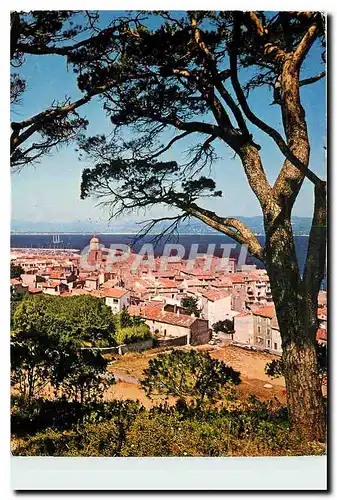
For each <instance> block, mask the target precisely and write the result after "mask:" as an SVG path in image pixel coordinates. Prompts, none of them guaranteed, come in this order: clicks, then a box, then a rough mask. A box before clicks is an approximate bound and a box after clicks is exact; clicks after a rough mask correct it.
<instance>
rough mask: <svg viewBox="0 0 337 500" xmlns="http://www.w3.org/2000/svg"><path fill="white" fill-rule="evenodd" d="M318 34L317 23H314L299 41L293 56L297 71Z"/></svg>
mask: <svg viewBox="0 0 337 500" xmlns="http://www.w3.org/2000/svg"><path fill="white" fill-rule="evenodd" d="M318 32H319V29H318V23H317V22H315V23H314V24H312V25H311V26H310V27H309V29H308V31H307V32H306V34H305V35H304V37H303V38H302V40H301V41H300V43H299V45H298V47H297V49H296V50H295V52H294V55H293V62H294V65H295V68H296V69H299V68H300V67H301V64H302V62H303V61H304V59H305V57H306V55H307V53H308V52H309V50H310V47H311V46H312V44H313V43H314V41H315V40H316V38H317V36H318Z"/></svg>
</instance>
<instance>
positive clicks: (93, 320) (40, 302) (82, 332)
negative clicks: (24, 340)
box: [13, 294, 115, 346]
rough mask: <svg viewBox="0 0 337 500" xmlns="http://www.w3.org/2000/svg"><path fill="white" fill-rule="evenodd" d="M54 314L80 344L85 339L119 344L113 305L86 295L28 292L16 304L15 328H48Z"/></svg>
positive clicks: (20, 330) (88, 341)
mask: <svg viewBox="0 0 337 500" xmlns="http://www.w3.org/2000/svg"><path fill="white" fill-rule="evenodd" d="M51 318H54V319H57V320H60V321H62V322H63V324H64V335H65V336H67V337H69V338H71V339H72V340H74V341H75V342H76V343H78V344H79V345H80V344H83V342H87V343H90V344H91V345H92V346H109V345H115V340H114V332H115V323H114V315H113V314H112V312H111V309H110V307H108V306H106V305H105V304H104V302H103V301H102V300H100V299H98V298H96V297H90V296H86V295H82V296H81V295H80V296H74V297H59V296H55V297H50V296H47V295H45V294H41V295H38V296H28V297H27V298H26V299H25V300H23V301H22V302H21V303H20V305H19V306H18V307H17V308H16V311H15V313H14V316H13V322H14V324H13V330H14V332H22V333H24V332H25V333H26V334H27V333H28V332H40V331H46V325H48V324H49V323H48V321H49V320H50V319H51ZM50 333H51V334H52V333H53V332H52V331H50Z"/></svg>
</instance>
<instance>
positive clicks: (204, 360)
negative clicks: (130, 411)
mask: <svg viewBox="0 0 337 500" xmlns="http://www.w3.org/2000/svg"><path fill="white" fill-rule="evenodd" d="M144 375H145V378H144V379H143V380H142V381H141V385H142V388H143V389H144V390H145V392H146V394H147V395H148V396H149V397H155V396H162V395H165V396H166V397H168V396H174V397H177V398H181V399H184V398H192V399H195V400H198V399H200V400H208V401H210V402H214V401H216V400H219V399H222V398H223V397H224V395H225V394H226V393H228V391H229V389H230V388H232V387H233V385H237V384H239V383H240V381H241V380H240V373H239V372H237V371H235V370H233V368H231V367H229V366H226V364H225V363H224V362H223V361H219V360H217V359H213V358H211V356H210V355H209V354H208V353H205V354H204V353H200V352H197V351H196V350H195V349H191V350H188V351H187V350H173V351H171V352H170V353H167V354H161V355H159V356H158V357H156V358H153V359H151V360H150V363H149V367H148V369H146V370H144Z"/></svg>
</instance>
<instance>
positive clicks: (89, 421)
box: [12, 400, 144, 456]
mask: <svg viewBox="0 0 337 500" xmlns="http://www.w3.org/2000/svg"><path fill="white" fill-rule="evenodd" d="M53 403H54V402H48V404H47V405H43V403H42V404H41V402H40V414H39V416H40V418H38V416H37V415H38V413H36V414H35V415H34V408H32V407H31V408H30V412H31V417H33V418H32V420H33V421H35V425H36V426H37V425H38V424H40V425H41V424H42V425H46V424H47V423H48V422H49V426H50V427H51V425H53V424H55V427H56V428H53V429H51V428H50V427H48V428H46V429H45V430H44V431H43V432H39V433H37V434H35V435H34V436H33V437H28V439H27V438H26V439H25V440H24V441H21V442H19V444H18V445H17V446H16V447H15V448H14V449H13V454H14V455H20V456H31V455H37V456H119V455H120V451H121V447H122V445H123V443H124V442H125V439H126V433H127V430H128V429H129V427H130V426H131V424H132V422H133V421H134V419H135V418H136V417H137V415H138V414H140V413H142V412H144V408H143V407H142V406H140V405H139V403H138V402H135V401H129V400H128V401H114V402H112V403H104V404H101V405H99V404H97V405H87V406H86V405H78V404H68V405H67V403H66V402H63V401H62V402H57V404H54V405H53ZM62 403H63V405H64V406H62ZM60 406H61V408H62V409H63V417H64V416H66V414H67V415H68V417H69V415H70V416H71V418H70V419H68V420H66V421H65V422H64V421H62V418H61V415H59V416H58V417H56V422H55V421H54V422H52V416H51V413H52V412H51V410H52V409H53V410H54V412H55V410H56V411H57V409H59V408H60ZM48 410H49V411H48ZM28 413H29V412H28V411H27V412H26V415H25V416H26V421H27V420H28V418H29V417H28ZM22 416H23V415H22V414H21V417H22ZM27 417H28V418H27ZM43 417H44V418H43ZM21 423H22V422H21ZM12 431H13V425H12Z"/></svg>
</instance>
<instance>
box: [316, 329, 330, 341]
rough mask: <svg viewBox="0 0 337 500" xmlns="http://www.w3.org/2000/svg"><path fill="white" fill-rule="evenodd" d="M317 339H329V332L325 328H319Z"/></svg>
mask: <svg viewBox="0 0 337 500" xmlns="http://www.w3.org/2000/svg"><path fill="white" fill-rule="evenodd" d="M316 340H325V341H326V340H328V332H327V331H326V329H325V328H318V330H317V332H316Z"/></svg>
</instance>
